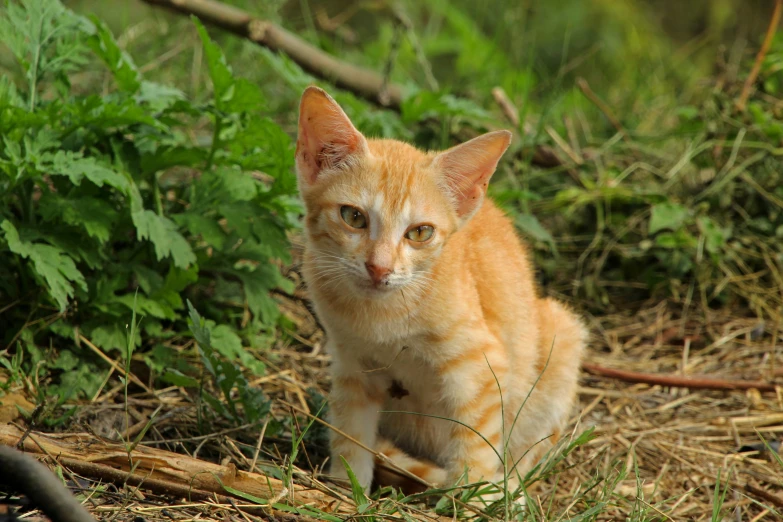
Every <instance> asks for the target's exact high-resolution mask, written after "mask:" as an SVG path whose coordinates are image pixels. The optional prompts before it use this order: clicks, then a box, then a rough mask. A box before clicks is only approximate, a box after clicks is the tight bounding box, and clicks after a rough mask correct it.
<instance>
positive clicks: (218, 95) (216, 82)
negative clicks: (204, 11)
mask: <svg viewBox="0 0 783 522" xmlns="http://www.w3.org/2000/svg"><path fill="white" fill-rule="evenodd" d="M191 19H192V20H193V23H194V24H195V25H196V31H198V35H199V37H200V38H201V44H202V45H203V46H204V58H205V59H206V61H207V68H208V69H209V77H210V78H211V79H212V86H213V88H214V91H215V106H217V108H218V109H221V110H222V109H223V100H224V98H225V97H226V96H227V94H228V93H229V89H231V86H232V85H233V83H234V75H233V74H232V73H231V68H230V67H229V66H228V64H227V63H226V57H225V56H224V55H223V51H221V50H220V47H218V46H217V44H215V43H214V42H213V41H212V39H211V38H210V37H209V33H208V32H207V30H206V28H205V27H204V25H203V24H202V23H201V22H200V21H199V19H198V18H196V17H195V16H193V17H191Z"/></svg>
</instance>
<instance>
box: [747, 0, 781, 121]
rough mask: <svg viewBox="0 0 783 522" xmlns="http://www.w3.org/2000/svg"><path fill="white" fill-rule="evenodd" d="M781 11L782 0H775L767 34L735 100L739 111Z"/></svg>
mask: <svg viewBox="0 0 783 522" xmlns="http://www.w3.org/2000/svg"><path fill="white" fill-rule="evenodd" d="M781 11H783V0H775V9H774V10H773V11H772V19H771V20H770V21H769V27H767V34H766V35H765V36H764V42H763V43H762V44H761V49H759V52H758V53H757V54H756V60H755V61H754V62H753V68H752V69H751V70H750V74H749V75H748V77H747V78H746V79H745V84H744V85H743V86H742V93H740V97H739V100H737V110H739V111H741V112H742V111H744V110H745V107H746V106H747V103H748V97H749V96H750V89H751V87H753V84H754V83H755V82H756V78H757V77H758V75H759V71H761V63H762V62H763V61H764V57H765V56H766V55H767V51H769V48H770V46H771V45H772V39H773V38H774V37H775V33H776V32H777V30H778V24H779V23H780V13H781Z"/></svg>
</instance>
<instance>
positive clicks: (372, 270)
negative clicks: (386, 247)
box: [364, 263, 391, 285]
mask: <svg viewBox="0 0 783 522" xmlns="http://www.w3.org/2000/svg"><path fill="white" fill-rule="evenodd" d="M364 266H365V268H367V273H368V274H370V279H372V282H373V283H375V284H376V285H377V284H379V283H380V282H381V281H383V280H384V279H385V278H386V276H388V275H389V273H390V272H391V268H386V267H385V266H378V265H374V264H372V263H365V264H364Z"/></svg>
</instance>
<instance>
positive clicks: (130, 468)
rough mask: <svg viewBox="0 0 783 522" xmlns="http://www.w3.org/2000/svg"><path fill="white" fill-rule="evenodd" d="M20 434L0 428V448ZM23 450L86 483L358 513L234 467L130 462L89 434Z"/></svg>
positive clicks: (158, 458) (177, 459)
mask: <svg viewBox="0 0 783 522" xmlns="http://www.w3.org/2000/svg"><path fill="white" fill-rule="evenodd" d="M22 434H23V431H22V430H21V429H19V428H18V427H16V426H15V425H13V424H4V425H0V444H2V445H6V446H15V445H16V444H17V442H18V441H19V439H20V437H21V436H22ZM23 446H24V447H23V449H24V451H25V452H26V453H31V454H38V455H39V456H44V455H51V456H53V457H56V460H57V462H58V463H60V464H61V465H63V466H64V467H66V468H68V469H70V470H72V471H73V472H75V473H78V474H80V475H82V476H84V477H86V478H91V479H95V480H100V481H104V482H112V483H114V484H117V485H119V486H122V485H124V484H129V485H131V486H143V487H144V488H145V489H148V490H150V491H153V492H155V493H158V494H163V495H171V496H176V497H178V498H187V499H191V500H207V499H212V500H218V501H221V499H222V500H224V501H226V502H228V500H227V499H228V498H229V497H233V498H237V499H241V500H244V499H243V498H242V497H241V496H240V495H234V494H232V493H231V492H229V491H227V490H226V489H225V487H224V486H228V487H230V488H232V489H234V490H237V491H241V492H242V493H245V494H249V495H252V496H254V497H258V498H263V499H274V498H279V496H280V495H283V496H284V500H283V501H285V502H287V503H289V504H290V505H292V506H308V507H310V508H311V509H312V508H316V509H320V510H323V511H327V512H336V513H351V512H353V511H355V506H353V505H352V504H351V503H350V501H348V500H347V498H345V497H339V498H338V497H335V496H332V495H329V494H328V493H326V492H324V491H321V490H317V489H310V488H306V487H304V486H301V485H298V484H292V485H291V486H290V487H288V488H286V487H285V485H284V484H283V482H282V481H280V480H278V479H276V478H273V477H268V476H265V475H261V474H258V473H249V472H244V471H239V470H237V469H236V467H235V466H234V465H233V464H228V465H226V466H223V465H220V464H214V463H212V462H206V461H203V460H198V459H194V458H192V457H188V456H185V455H180V454H177V453H172V452H170V451H165V450H160V449H157V448H151V447H148V446H141V445H139V446H136V448H135V449H134V450H133V452H132V454H131V457H130V458H129V457H128V452H127V450H126V448H125V446H124V445H123V444H121V443H116V442H110V441H106V440H103V439H99V438H97V437H95V436H92V435H89V434H85V433H39V432H32V433H30V435H29V436H28V437H27V438H26V439H25V440H24V445H23ZM260 507H262V506H259V508H260Z"/></svg>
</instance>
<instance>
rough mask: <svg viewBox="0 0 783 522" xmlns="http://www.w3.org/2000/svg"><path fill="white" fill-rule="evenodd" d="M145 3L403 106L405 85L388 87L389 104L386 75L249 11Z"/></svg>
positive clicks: (192, 0)
mask: <svg viewBox="0 0 783 522" xmlns="http://www.w3.org/2000/svg"><path fill="white" fill-rule="evenodd" d="M144 2H146V3H148V4H152V5H156V6H160V7H165V8H167V9H170V10H172V11H176V12H179V13H183V14H188V15H195V16H197V17H198V18H199V19H201V20H202V21H203V22H205V23H208V24H211V25H216V26H218V27H221V28H223V29H225V30H227V31H230V32H232V33H234V34H236V35H238V36H241V37H243V38H247V39H249V40H251V41H253V42H254V43H256V44H258V45H261V46H263V47H266V48H268V49H270V50H272V51H275V52H282V53H285V54H286V55H288V56H289V57H290V58H291V59H292V60H293V61H295V62H296V63H298V64H299V65H300V66H301V67H302V68H303V69H305V70H306V71H308V72H310V73H311V74H314V75H315V76H318V77H319V78H324V79H326V80H329V81H332V82H334V83H335V84H336V85H337V86H339V87H342V88H344V89H346V90H349V91H351V92H353V93H356V94H357V95H359V96H362V97H363V98H365V99H367V100H370V101H372V102H374V103H378V104H380V105H386V106H389V107H394V108H399V107H400V104H401V103H402V98H403V91H402V87H401V86H400V85H397V84H393V83H390V84H388V85H387V86H386V91H385V92H386V95H387V96H388V103H387V104H385V103H384V99H383V98H382V96H381V93H382V89H383V76H382V75H380V74H378V73H376V72H374V71H369V70H367V69H363V68H361V67H357V66H355V65H353V64H350V63H348V62H345V61H343V60H338V59H337V58H335V57H333V56H331V55H329V54H327V53H325V52H324V51H322V50H321V49H319V48H317V47H315V46H313V45H311V44H309V43H307V42H306V41H304V40H302V39H301V38H299V37H298V36H296V35H295V34H293V33H291V32H289V31H287V30H285V29H283V28H282V27H280V26H279V25H277V24H275V23H273V22H270V21H269V20H262V19H260V18H255V17H253V16H251V15H250V14H249V13H247V12H246V11H243V10H242V9H238V8H236V7H233V6H230V5H226V4H223V3H222V2H216V1H213V0H144Z"/></svg>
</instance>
